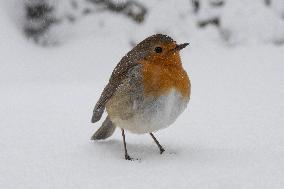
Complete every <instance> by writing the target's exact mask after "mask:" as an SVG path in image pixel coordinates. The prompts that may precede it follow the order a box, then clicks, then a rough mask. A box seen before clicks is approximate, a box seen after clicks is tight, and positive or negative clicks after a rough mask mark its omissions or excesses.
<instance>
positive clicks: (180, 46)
mask: <svg viewBox="0 0 284 189" xmlns="http://www.w3.org/2000/svg"><path fill="white" fill-rule="evenodd" d="M187 45H189V43H183V44H179V45H177V46H176V47H175V48H174V49H175V50H178V51H180V50H181V49H183V48H185V47H186V46H187Z"/></svg>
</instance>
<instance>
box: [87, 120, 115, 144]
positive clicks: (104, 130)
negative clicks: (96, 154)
mask: <svg viewBox="0 0 284 189" xmlns="http://www.w3.org/2000/svg"><path fill="white" fill-rule="evenodd" d="M114 131H115V125H114V124H113V123H112V122H111V120H110V118H109V117H108V116H107V117H106V119H105V120H104V122H103V124H102V126H101V127H100V128H99V129H98V130H97V131H96V132H95V134H94V135H93V136H92V138H91V140H102V139H106V138H108V137H110V136H111V135H112V134H113V133H114Z"/></svg>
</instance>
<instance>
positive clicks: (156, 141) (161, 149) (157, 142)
mask: <svg viewBox="0 0 284 189" xmlns="http://www.w3.org/2000/svg"><path fill="white" fill-rule="evenodd" d="M150 135H151V137H152V138H153V139H154V141H155V143H156V144H157V145H158V147H159V149H160V154H162V153H163V152H164V151H165V149H164V148H163V146H162V145H161V144H160V143H159V141H158V140H157V139H156V138H155V136H154V135H153V134H152V133H150Z"/></svg>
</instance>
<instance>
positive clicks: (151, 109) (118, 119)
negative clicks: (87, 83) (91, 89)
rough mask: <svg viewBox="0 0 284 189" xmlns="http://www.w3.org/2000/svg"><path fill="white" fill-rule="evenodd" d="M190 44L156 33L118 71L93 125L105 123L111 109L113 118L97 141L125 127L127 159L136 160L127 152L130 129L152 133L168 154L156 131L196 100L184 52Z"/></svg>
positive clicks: (98, 134)
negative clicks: (190, 100)
mask: <svg viewBox="0 0 284 189" xmlns="http://www.w3.org/2000/svg"><path fill="white" fill-rule="evenodd" d="M187 45H188V43H183V44H177V43H176V42H175V41H174V40H173V39H172V38H171V37H169V36H167V35H163V34H156V35H152V36H150V37H148V38H146V39H145V40H143V41H142V42H140V43H139V44H138V45H137V46H135V47H134V48H133V49H132V50H131V51H129V52H128V53H127V54H126V55H125V56H124V57H123V58H122V59H121V60H120V62H119V63H118V65H117V66H116V67H115V69H114V70H113V72H112V74H111V77H110V79H109V82H108V84H107V85H106V86H105V88H104V90H103V92H102V94H101V96H100V98H99V100H98V102H97V103H96V105H95V108H94V111H93V117H92V123H95V122H97V121H99V120H100V119H101V117H102V114H103V112H104V110H105V109H106V111H107V114H108V115H107V117H106V119H105V120H104V122H103V123H102V126H101V127H100V128H99V129H98V130H97V131H96V133H95V134H94V135H93V136H92V140H101V139H106V138H108V137H110V136H111V135H112V134H113V132H114V131H115V128H116V127H119V128H120V129H121V131H122V137H123V144H124V152H125V159H126V160H132V158H131V157H130V156H129V155H128V153H127V148H126V142H125V131H124V130H128V131H130V132H132V133H137V134H144V133H149V134H150V135H151V137H152V138H153V140H154V141H155V143H156V144H157V145H158V147H159V150H160V154H162V153H163V152H164V151H165V150H164V148H163V147H162V146H161V145H160V143H159V142H158V140H157V139H156V138H155V136H154V135H153V132H155V131H157V130H160V129H163V128H166V127H168V126H169V125H171V124H172V123H173V122H174V121H175V120H176V119H177V117H178V116H179V115H180V114H181V113H182V112H183V111H184V110H185V108H186V106H187V104H188V101H189V98H190V88H191V85H190V81H189V77H188V75H187V73H186V71H185V70H184V69H183V67H182V64H181V58H180V54H179V51H180V50H181V49H183V48H185V47H186V46H187Z"/></svg>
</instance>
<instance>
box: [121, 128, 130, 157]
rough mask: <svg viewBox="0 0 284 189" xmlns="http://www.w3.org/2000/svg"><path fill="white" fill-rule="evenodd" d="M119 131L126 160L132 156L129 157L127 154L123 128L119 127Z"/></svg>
mask: <svg viewBox="0 0 284 189" xmlns="http://www.w3.org/2000/svg"><path fill="white" fill-rule="evenodd" d="M121 133H122V138H123V145H124V154H125V159H126V160H132V158H131V157H130V156H129V155H128V153H127V149H126V142H125V134H124V129H121Z"/></svg>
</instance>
